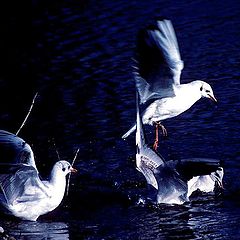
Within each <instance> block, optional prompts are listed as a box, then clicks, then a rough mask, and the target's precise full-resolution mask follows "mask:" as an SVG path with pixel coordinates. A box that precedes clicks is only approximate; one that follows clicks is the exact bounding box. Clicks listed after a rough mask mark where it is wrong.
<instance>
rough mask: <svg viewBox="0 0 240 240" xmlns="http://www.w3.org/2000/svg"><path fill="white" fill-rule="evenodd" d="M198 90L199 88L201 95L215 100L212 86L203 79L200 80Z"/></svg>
mask: <svg viewBox="0 0 240 240" xmlns="http://www.w3.org/2000/svg"><path fill="white" fill-rule="evenodd" d="M199 90H200V93H201V96H202V97H205V98H209V99H211V100H212V101H214V102H217V99H216V98H215V96H214V94H213V90H212V87H211V86H210V85H209V84H208V83H206V82H204V81H200V89H199Z"/></svg>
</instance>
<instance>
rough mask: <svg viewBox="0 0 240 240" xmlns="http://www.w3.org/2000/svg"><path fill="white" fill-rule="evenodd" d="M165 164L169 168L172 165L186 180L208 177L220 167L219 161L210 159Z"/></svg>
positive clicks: (184, 160) (191, 159)
mask: <svg viewBox="0 0 240 240" xmlns="http://www.w3.org/2000/svg"><path fill="white" fill-rule="evenodd" d="M167 163H168V165H169V166H170V165H173V166H174V167H175V168H176V170H177V172H179V174H180V175H181V176H182V177H183V178H184V179H186V180H190V179H191V178H192V177H196V176H201V175H209V174H211V173H213V172H216V171H217V170H219V169H220V167H221V162H220V160H218V159H212V158H188V159H181V160H178V161H172V160H171V161H169V162H167Z"/></svg>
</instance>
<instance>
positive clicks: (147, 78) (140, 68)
mask: <svg viewBox="0 0 240 240" xmlns="http://www.w3.org/2000/svg"><path fill="white" fill-rule="evenodd" d="M136 63H137V66H136V67H135V71H134V78H135V81H136V86H137V90H138V93H139V97H140V104H143V108H144V111H143V112H142V116H141V117H142V122H143V124H149V125H156V135H157V132H158V128H159V127H161V128H162V130H163V134H164V135H166V134H167V131H166V129H165V127H164V126H163V125H162V124H161V121H163V120H165V119H168V118H173V117H176V116H178V115H179V114H181V113H183V112H185V111H186V110H188V109H189V108H190V107H191V106H192V105H193V104H194V103H195V102H197V101H198V100H199V99H200V98H209V99H211V100H213V101H214V102H217V100H216V98H215V96H214V93H213V90H212V87H211V86H210V85H209V84H208V83H206V82H204V81H200V80H196V81H192V82H190V83H186V84H181V83H180V76H181V71H182V69H183V61H182V60H181V56H180V52H179V48H178V43H177V38H176V35H175V32H174V29H173V26H172V23H171V21H169V20H166V19H164V20H158V21H157V23H156V25H154V26H152V27H149V28H147V29H144V30H142V31H140V33H139V36H138V45H137V57H136ZM135 130H136V124H135V125H134V126H133V127H132V128H131V129H130V130H129V131H128V132H126V133H125V134H124V135H123V136H122V138H127V137H128V136H129V135H130V134H131V133H132V132H133V131H135ZM157 145H158V138H156V140H155V144H154V148H155V149H156V148H157Z"/></svg>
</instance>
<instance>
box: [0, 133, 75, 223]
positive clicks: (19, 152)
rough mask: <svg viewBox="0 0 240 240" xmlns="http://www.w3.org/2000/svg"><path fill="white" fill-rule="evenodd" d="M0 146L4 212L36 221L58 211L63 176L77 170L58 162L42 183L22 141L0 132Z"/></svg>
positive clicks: (67, 163)
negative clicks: (41, 216)
mask: <svg viewBox="0 0 240 240" xmlns="http://www.w3.org/2000/svg"><path fill="white" fill-rule="evenodd" d="M0 145H1V150H2V149H3V150H5V152H4V154H1V155H0V188H1V189H0V205H1V206H2V207H3V208H4V210H5V212H6V213H8V214H10V215H13V216H15V217H18V218H21V219H23V220H30V221H36V220H37V218H38V217H39V216H40V215H43V214H46V213H48V212H50V211H52V210H54V209H55V208H56V207H58V205H59V204H60V203H61V201H62V199H63V197H64V193H65V188H66V175H67V174H69V173H70V172H74V173H75V172H76V171H77V170H76V169H74V168H72V166H71V164H70V163H69V162H67V161H64V160H62V161H58V162H56V163H55V165H54V166H53V169H52V171H51V174H50V177H49V180H48V181H42V180H41V179H40V177H39V174H38V170H37V168H36V164H35V160H34V155H33V151H32V149H31V147H30V146H29V145H28V144H27V143H26V142H25V141H24V140H23V139H21V138H19V137H17V136H16V135H14V134H12V133H9V132H6V131H3V130H0ZM5 154H6V155H5ZM4 155H5V156H6V161H4V160H5V159H4ZM7 158H8V159H7ZM11 158H12V159H11Z"/></svg>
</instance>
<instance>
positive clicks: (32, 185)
mask: <svg viewBox="0 0 240 240" xmlns="http://www.w3.org/2000/svg"><path fill="white" fill-rule="evenodd" d="M10 170H11V172H12V173H7V174H0V187H1V190H2V192H3V194H4V196H5V198H6V202H7V203H8V204H12V203H13V202H14V201H15V200H17V201H18V202H20V201H29V200H37V199H39V198H42V197H44V196H46V195H47V192H46V191H44V189H45V185H44V184H43V183H42V181H41V180H40V179H39V176H38V172H37V171H36V169H35V168H34V167H32V166H28V165H25V164H19V165H14V166H13V167H12V168H10Z"/></svg>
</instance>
